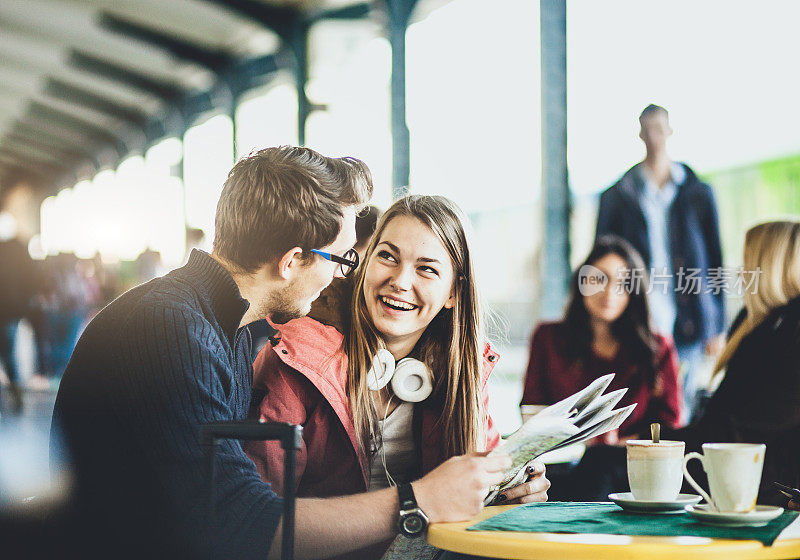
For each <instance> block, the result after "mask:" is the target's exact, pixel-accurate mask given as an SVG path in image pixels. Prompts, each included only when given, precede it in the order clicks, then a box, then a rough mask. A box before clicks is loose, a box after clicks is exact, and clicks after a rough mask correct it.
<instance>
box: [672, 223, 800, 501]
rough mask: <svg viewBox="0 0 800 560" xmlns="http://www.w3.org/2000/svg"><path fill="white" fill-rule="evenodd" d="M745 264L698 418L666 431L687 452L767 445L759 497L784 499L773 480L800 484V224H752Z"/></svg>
mask: <svg viewBox="0 0 800 560" xmlns="http://www.w3.org/2000/svg"><path fill="white" fill-rule="evenodd" d="M743 269H744V271H743V273H742V278H741V284H740V285H742V286H743V291H744V310H743V313H742V314H740V316H739V318H738V319H737V321H736V322H734V326H733V328H732V333H731V335H730V337H729V339H728V342H727V344H726V346H725V348H724V350H723V351H722V354H721V355H720V357H719V360H718V362H717V364H716V365H715V367H714V377H713V378H712V387H713V386H715V385H717V384H718V388H717V390H716V391H715V392H714V394H713V396H712V397H711V399H710V400H709V402H708V405H707V407H706V409H705V411H704V413H703V415H702V416H701V417H700V419H699V420H697V421H695V422H693V423H692V424H690V425H689V426H687V427H685V428H683V429H681V430H676V431H666V432H662V437H664V438H665V439H666V438H669V439H680V440H684V441H686V450H687V452H688V451H700V446H701V445H702V444H703V443H706V442H713V441H721V442H743V443H765V444H766V445H767V452H766V455H765V456H764V470H763V473H762V477H761V488H760V490H759V495H758V503H763V504H773V505H785V504H786V499H785V498H784V497H783V496H782V495H781V494H780V493H779V492H778V491H777V490H775V489H774V488H773V486H772V482H773V481H777V482H781V483H783V484H787V485H789V486H793V487H797V486H799V485H800V222H788V221H786V222H768V223H764V224H760V225H757V226H755V227H753V228H751V229H750V230H748V232H747V233H746V234H745V240H744V259H743ZM759 271H760V273H759ZM698 474H699V473H698Z"/></svg>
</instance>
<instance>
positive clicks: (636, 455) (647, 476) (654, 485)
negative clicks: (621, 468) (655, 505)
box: [626, 440, 685, 502]
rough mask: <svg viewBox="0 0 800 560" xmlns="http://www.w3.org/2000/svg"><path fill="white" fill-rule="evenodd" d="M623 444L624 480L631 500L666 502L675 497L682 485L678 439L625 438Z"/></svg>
mask: <svg viewBox="0 0 800 560" xmlns="http://www.w3.org/2000/svg"><path fill="white" fill-rule="evenodd" d="M626 447H627V449H628V483H629V484H630V486H631V493H632V494H633V497H634V499H636V500H642V501H650V502H670V501H672V500H674V499H675V498H677V497H678V493H679V492H680V491H681V485H682V484H683V476H682V472H681V466H682V464H683V451H684V448H685V444H684V443H683V442H682V441H659V442H658V443H654V442H652V441H650V440H629V441H628V442H627V443H626Z"/></svg>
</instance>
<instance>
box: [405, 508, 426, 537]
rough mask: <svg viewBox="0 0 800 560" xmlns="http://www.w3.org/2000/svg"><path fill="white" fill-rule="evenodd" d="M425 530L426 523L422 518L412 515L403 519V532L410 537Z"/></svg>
mask: <svg viewBox="0 0 800 560" xmlns="http://www.w3.org/2000/svg"><path fill="white" fill-rule="evenodd" d="M423 529H425V522H424V521H423V520H422V517H421V516H420V515H418V514H416V513H412V514H410V515H407V516H406V517H404V518H403V531H404V532H405V533H408V534H410V535H416V534H417V533H420V532H422V530H423Z"/></svg>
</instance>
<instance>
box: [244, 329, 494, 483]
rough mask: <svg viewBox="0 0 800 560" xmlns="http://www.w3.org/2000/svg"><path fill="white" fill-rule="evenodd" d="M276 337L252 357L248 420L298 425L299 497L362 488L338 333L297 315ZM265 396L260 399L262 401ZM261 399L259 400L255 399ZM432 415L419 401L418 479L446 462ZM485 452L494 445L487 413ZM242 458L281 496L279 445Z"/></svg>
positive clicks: (489, 359) (255, 446)
mask: <svg viewBox="0 0 800 560" xmlns="http://www.w3.org/2000/svg"><path fill="white" fill-rule="evenodd" d="M281 335H282V336H281V340H280V342H279V343H278V344H276V345H275V346H270V345H267V346H266V347H265V348H264V349H263V350H262V351H261V352H260V353H259V354H258V357H257V358H256V361H255V364H254V378H253V391H254V397H253V404H252V407H253V409H251V416H254V417H260V418H263V419H264V420H266V421H274V422H290V423H292V424H300V425H302V426H303V442H302V446H301V448H300V450H299V452H298V455H297V473H296V478H295V481H294V484H295V487H296V489H297V496H298V497H311V496H315V497H327V496H338V495H345V494H354V493H357V492H363V491H366V490H368V486H369V460H368V458H367V456H366V454H365V453H364V450H363V448H362V446H361V444H360V443H359V440H358V434H357V432H356V428H355V425H354V424H353V419H352V416H351V412H350V403H349V400H348V398H347V394H346V390H345V387H346V378H347V357H346V356H345V355H344V353H343V352H341V351H340V349H341V345H342V340H343V336H342V334H341V333H340V332H339V331H338V330H336V329H335V328H334V327H330V326H326V325H323V324H322V323H320V322H318V321H316V320H314V319H311V318H309V317H303V318H301V319H295V320H293V321H290V322H288V323H286V324H285V325H282V326H281ZM483 359H484V364H483V365H484V368H483V379H482V382H483V402H484V410H486V409H487V406H488V391H487V387H486V382H487V380H488V378H489V374H490V373H491V371H492V369H493V368H494V365H495V364H496V363H497V359H498V355H497V354H496V353H495V352H494V351H493V350H492V348H491V347H490V346H489V345H488V344H487V345H486V348H485V349H484V353H483ZM262 395H263V396H262ZM259 401H260V402H259ZM437 420H438V411H437V410H434V409H432V408H431V406H430V405H426V403H425V402H423V403H418V404H417V405H416V406H415V409H414V421H413V423H414V425H415V431H416V432H417V434H415V435H416V436H417V438H418V449H419V451H420V455H421V457H420V470H421V472H420V473H419V474H420V475H422V474H425V473H427V472H428V471H430V470H432V469H433V468H435V467H436V466H437V465H439V464H440V463H442V462H443V461H445V460H446V459H447V457H445V456H444V451H443V450H444V445H443V442H442V432H441V429H440V427H439V426H438V425H437ZM484 430H485V434H486V449H487V450H490V449H493V448H494V447H495V446H496V445H497V444H498V443H499V441H500V436H499V434H498V432H497V429H496V428H495V427H494V424H493V422H492V419H491V418H490V417H489V415H488V414H487V415H486V423H485V426H484ZM246 451H247V454H248V455H249V456H250V458H251V459H252V460H253V461H254V462H255V464H256V466H257V467H258V470H259V472H260V473H261V476H262V478H263V479H264V480H265V481H267V482H269V483H271V484H272V486H273V488H274V489H275V491H276V492H277V493H279V494H281V493H282V492H283V479H282V478H283V450H282V449H281V447H280V444H279V443H277V442H249V443H248V444H247V446H246Z"/></svg>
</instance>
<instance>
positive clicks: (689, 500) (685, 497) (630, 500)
mask: <svg viewBox="0 0 800 560" xmlns="http://www.w3.org/2000/svg"><path fill="white" fill-rule="evenodd" d="M608 499H609V500H611V501H612V502H614V503H615V504H617V505H618V506H619V507H621V508H622V509H624V510H627V511H632V512H636V513H683V512H684V508H685V507H686V506H689V505H692V504H696V503H698V502H699V501H700V500H701V499H702V498H700V496H695V495H694V494H678V497H677V498H675V499H674V500H658V501H651V500H637V499H635V498H634V497H633V494H632V493H630V492H618V493H616V494H609V495H608Z"/></svg>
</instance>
